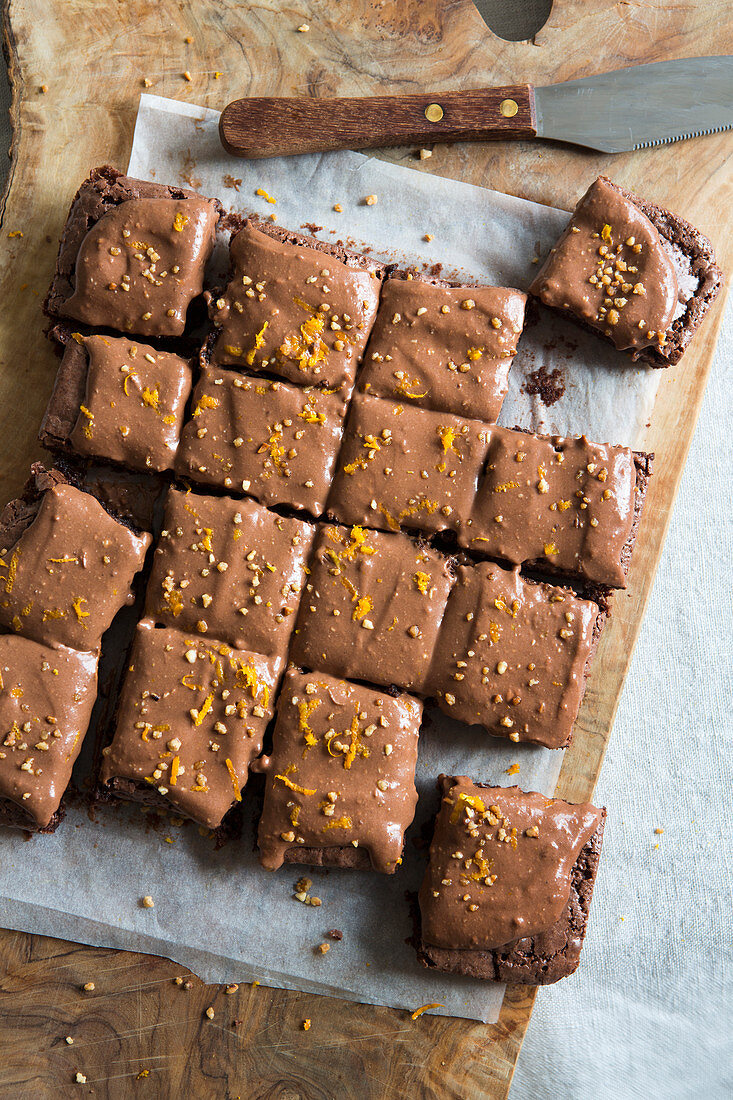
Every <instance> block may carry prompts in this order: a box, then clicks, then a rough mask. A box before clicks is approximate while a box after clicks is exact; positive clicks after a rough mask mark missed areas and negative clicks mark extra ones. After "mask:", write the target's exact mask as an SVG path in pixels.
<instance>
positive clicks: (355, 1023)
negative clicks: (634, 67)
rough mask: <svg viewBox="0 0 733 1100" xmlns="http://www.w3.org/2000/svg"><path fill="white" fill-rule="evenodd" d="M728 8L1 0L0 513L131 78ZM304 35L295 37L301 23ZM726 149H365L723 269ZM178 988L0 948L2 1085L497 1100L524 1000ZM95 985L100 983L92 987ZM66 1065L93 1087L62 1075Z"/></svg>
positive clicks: (450, 67)
mask: <svg viewBox="0 0 733 1100" xmlns="http://www.w3.org/2000/svg"><path fill="white" fill-rule="evenodd" d="M731 14H732V13H731V6H730V2H729V0H714V2H713V0H711V2H710V3H706V4H702V3H699V2H693V0H678V2H677V3H675V4H674V5H671V4H668V3H665V2H662V0H647V2H645V3H636V2H623V0H621V2H618V3H610V2H608V0H556V2H555V5H554V7H553V10H552V13H551V15H550V19H549V21H548V23H547V25H546V26H545V27H544V29H543V30H542V31H541V32H540V33H539V34H538V35H537V36H536V38H535V39H534V40H533V41H532V42H517V43H510V42H503V41H500V40H498V39H496V38H494V37H493V36H492V35H491V34H490V32H489V31H487V29H486V28H485V26H484V24H483V22H482V21H481V19H480V17H479V16H478V14H477V12H476V11H475V9H474V7H473V6H472V4H471V3H470V2H469V0H411V2H408V0H381V2H370V0H349V2H347V0H341V2H340V3H335V2H334V0H309V2H306V0H304V2H303V3H302V4H298V6H297V7H296V6H291V5H289V4H283V3H282V2H281V0H257V2H254V3H243V2H242V0H196V2H183V0H157V2H156V3H150V2H149V0H108V2H107V3H99V2H98V0H4V3H3V16H4V30H5V47H6V52H7V56H8V61H9V66H10V73H11V78H12V84H13V93H14V95H13V106H12V119H13V127H14V139H13V146H12V166H11V172H10V178H9V183H8V188H7V191H6V194H5V195H4V196H3V198H2V205H1V207H0V224H1V226H2V229H1V231H0V232H1V234H2V244H3V248H2V255H0V293H1V295H2V299H1V300H2V311H1V312H0V326H1V339H0V347H1V348H2V353H1V356H0V409H2V440H1V441H0V489H1V494H0V495H1V496H2V500H3V501H4V500H6V499H8V498H10V497H11V496H13V495H14V494H15V493H16V491H17V490H18V489H19V488H20V486H21V485H22V483H23V481H24V479H25V476H26V471H27V469H28V464H29V462H30V461H31V460H32V459H33V458H35V457H37V456H38V455H39V453H40V452H39V449H38V447H37V445H36V444H35V442H34V441H35V437H36V432H37V429H38V425H39V422H40V419H41V415H42V412H43V409H44V406H45V403H46V400H47V398H48V395H49V393H50V390H51V386H52V383H53V377H54V373H55V366H56V362H55V359H54V357H53V355H52V352H51V349H50V347H49V345H48V343H47V342H46V341H45V340H44V338H43V336H42V328H43V319H42V317H41V312H40V301H41V299H42V297H43V294H44V292H45V289H46V286H47V284H48V281H49V277H50V274H51V271H52V267H53V260H54V255H55V251H56V244H57V240H58V235H59V232H60V230H61V227H62V223H63V219H64V215H65V212H66V209H67V206H68V203H69V200H70V198H71V196H72V194H73V192H74V190H75V189H76V187H77V185H78V183H79V181H80V179H81V178H82V177H83V176H84V175H86V173H87V172H88V170H89V168H90V166H92V165H95V164H98V163H102V162H105V161H110V162H111V163H114V164H117V165H118V166H120V167H124V166H125V165H126V162H127V157H128V153H129V150H130V145H131V139H132V130H133V125H134V118H135V111H136V107H137V101H138V95H139V93H140V92H141V91H142V90H143V81H144V80H145V81H149V82H150V83H149V87H150V90H151V91H154V92H156V93H158V94H160V95H164V96H171V97H174V98H178V99H185V100H189V101H191V102H195V103H201V104H204V105H206V106H210V107H215V108H219V109H221V108H222V107H223V106H224V105H225V104H226V103H228V102H230V101H231V100H233V99H235V98H237V97H240V96H248V95H257V96H271V95H288V96H308V97H311V98H324V97H327V96H334V95H370V94H377V93H382V94H392V93H416V94H417V93H422V92H424V91H425V90H426V89H430V91H431V93H434V92H436V91H438V92H439V91H440V90H441V89H444V90H446V91H448V90H462V89H469V88H482V87H486V86H490V85H498V84H514V83H518V82H530V83H534V84H545V83H549V82H551V81H557V80H563V79H572V78H575V77H582V76H587V75H590V74H591V73H593V72H598V71H603V70H605V69H611V68H617V67H620V66H623V65H629V64H633V63H635V62H643V61H657V60H664V59H667V58H673V57H684V56H687V55H699V54H704V53H716V54H721V53H726V52H727V53H730V52H733V50H732V49H731V47H732V46H733V42H732V41H731V28H732V27H733V19H732V18H731ZM303 24H307V25H308V26H309V30H308V31H307V32H298V30H297V28H298V27H299V26H301V25H303ZM186 74H187V75H186ZM217 74H219V75H217ZM188 77H190V79H188ZM732 150H733V142H732V139H731V136H730V135H728V134H721V135H717V136H713V137H709V138H703V139H699V140H696V141H693V142H688V143H682V144H677V145H672V146H668V147H661V148H657V149H652V150H649V151H645V152H641V153H634V154H624V155H620V156H616V157H610V156H603V155H600V154H595V153H584V152H582V151H580V150H578V149H572V148H569V147H568V148H564V147H562V146H555V147H549V146H544V145H542V144H540V143H521V142H489V143H486V144H471V145H468V144H461V143H456V144H454V145H451V146H440V147H438V148H437V149H436V152H435V155H434V156H433V157H432V158H431V159H430V160H426V161H417V160H415V159H414V154H415V150H414V148H409V147H408V148H401V149H398V150H392V151H390V152H389V153H388V154H383V155H384V156H385V158H386V159H391V160H394V161H397V162H403V163H410V164H412V165H413V166H414V167H416V168H419V169H420V170H423V171H427V170H429V171H431V172H435V173H437V174H440V175H445V176H450V177H454V178H457V179H463V180H466V181H468V182H471V183H476V184H483V185H486V186H490V187H493V188H497V189H499V190H504V191H507V192H510V193H513V194H517V195H521V196H525V197H527V198H531V199H535V200H537V201H539V202H548V203H552V204H554V205H556V206H565V207H568V208H570V207H572V206H573V205H574V203H575V201H576V199H577V197H578V196H579V194H580V193H581V192H582V191H583V190H584V189H585V187H586V185H587V184H588V182H589V181H590V180H591V179H592V178H593V177H594V176H595V175H597V174H598V173H599V172H605V173H607V174H609V175H611V176H612V177H613V178H614V179H615V180H617V181H618V182H619V183H621V184H623V185H625V186H628V187H630V188H632V189H634V190H636V191H639V192H641V193H642V194H644V195H647V196H648V197H649V198H650V199H653V200H654V201H656V202H659V203H662V204H664V205H669V206H670V207H671V208H672V209H675V210H676V211H678V212H679V213H681V214H682V215H684V216H685V217H687V218H688V219H689V220H691V221H692V222H693V223H695V224H697V225H699V227H700V228H701V229H702V230H703V231H704V232H706V233H708V234H709V235H710V237H711V238H712V240H713V242H714V244H715V246H716V249H717V251H718V258H719V260H720V263H721V265H722V266H723V268H724V270H726V271H730V270H731V267H732V266H733V242H731V238H730V236H729V235H725V234H724V233H723V228H722V227H723V226H724V225H725V223H726V220H727V215H728V212H729V209H730V203H731V188H730V178H731V175H730V166H731V153H732ZM17 232H21V233H22V234H23V236H22V237H21V236H13V235H12V234H15V233H17ZM721 316H722V301H719V302H718V304H717V305H716V307H715V308H714V310H713V313H712V315H711V316H710V317H709V318H708V319H707V320H706V323H705V326H704V330H703V332H702V334H701V335H700V336H699V337H698V338H697V339H696V340H695V341H694V342H693V345H692V348H691V350H690V351H689V352H688V353H687V354H686V355H685V357H684V359H683V361H682V363H681V365H680V366H679V367H676V368H671V369H669V370H666V371H665V372H663V373H664V376H663V379H662V382H661V386H660V389H659V394H658V398H657V402H656V406H655V409H654V415H653V418H652V421H651V427H650V430H649V436H648V440H647V447H648V448H649V449H652V450H655V451H656V452H657V462H656V465H655V476H654V478H653V479H652V484H651V489H650V492H649V496H648V499H647V504H646V510H645V515H644V519H643V522H642V527H641V533H640V536H639V540H638V542H637V546H636V551H635V557H634V564H633V568H632V572H631V577H630V586H629V589H628V590H627V592H625V593H623V594H621V595H620V597H619V598H618V599H617V600H616V604H615V613H614V618H613V621H612V623H611V625H610V627H608V628H607V629H606V630H605V631H604V634H603V638H602V641H601V645H600V650H599V653H598V655H597V659H596V664H595V672H594V675H593V677H592V678H591V681H590V686H589V691H588V693H587V695H586V699H585V702H584V704H583V709H582V712H581V715H580V718H579V721H578V724H577V726H576V733H575V740H574V743H573V746H572V748H571V749H570V750H569V751H568V753H567V754H566V757H565V762H564V765H563V771H562V775H561V779H560V785H559V792H560V793H561V794H562V795H563V796H565V797H569V798H571V799H573V800H584V799H587V798H589V797H590V796H591V795H592V792H593V787H594V784H595V781H596V779H597V776H598V773H599V770H600V767H601V762H602V760H603V755H604V752H605V749H606V745H607V742H608V738H609V732H610V729H611V726H612V722H613V717H614V713H615V710H616V705H617V702H618V698H619V694H620V691H621V687H622V684H623V679H624V676H625V674H626V670H627V667H628V662H629V660H630V657H631V652H632V648H633V644H634V640H635V638H636V634H637V632H638V629H639V624H640V622H641V618H642V614H643V611H644V606H645V604H646V601H647V597H648V595H649V591H650V588H651V584H652V580H653V577H654V571H655V568H656V564H657V562H658V559H659V554H660V550H661V546H662V542H663V539H664V535H665V531H666V528H667V524H668V521H669V517H670V512H671V508H672V503H673V501H674V497H675V493H676V491H677V486H678V483H679V479H680V476H681V473H682V468H683V465H684V461H685V457H686V454H687V450H688V447H689V444H690V440H691V437H692V433H693V431H694V427H695V421H696V419H697V415H698V411H699V408H700V403H701V400H702V394H703V390H704V387H705V381H706V378H707V374H708V371H709V368H710V363H711V359H712V353H713V348H714V343H715V337H716V333H717V330H718V327H719V324H720V319H721ZM617 750H618V751H619V752H622V751H623V746H622V745H619V746H617ZM28 852H29V856H30V854H31V853H32V846H30V845H29V847H28ZM591 924H592V917H591ZM581 965H582V964H581ZM180 974H181V971H180V968H177V967H176V966H174V965H173V964H172V963H170V962H167V961H165V960H162V959H156V958H150V957H144V956H137V955H133V954H128V953H123V952H115V951H108V950H97V949H90V948H84V947H79V946H76V945H74V944H70V943H62V942H59V941H56V940H50V939H45V938H43V937H38V936H31V935H24V934H19V933H9V932H8V933H0V1028H1V1031H0V1095H2V1096H3V1097H4V1096H12V1097H13V1098H14V1100H31V1098H32V1100H45V1098H49V1100H56V1098H58V1097H66V1096H73V1095H76V1093H77V1092H79V1093H81V1094H82V1095H93V1096H95V1097H103V1098H106V1097H110V1098H115V1100H116V1098H118V1097H122V1098H125V1097H144V1096H155V1097H158V1098H161V1100H162V1098H167V1097H175V1098H178V1097H187V1098H188V1097H196V1098H197V1100H198V1098H208V1097H216V1098H220V1097H222V1098H234V1097H238V1096H239V1097H246V1098H247V1100H264V1098H272V1100H274V1098H279V1100H330V1098H338V1100H341V1098H357V1097H358V1098H359V1100H372V1098H373V1100H378V1098H379V1100H392V1098H398V1097H399V1098H404V1097H410V1098H412V1097H419V1098H426V1100H437V1098H441V1100H442V1098H456V1100H457V1098H461V1100H478V1098H490V1100H493V1098H499V1097H505V1096H506V1094H507V1091H508V1088H509V1083H510V1080H511V1076H512V1072H513V1067H514V1065H515V1062H516V1058H517V1055H518V1053H519V1048H520V1045H521V1042H522V1037H523V1035H524V1031H525V1029H526V1026H527V1022H528V1020H529V1017H530V1013H531V1008H532V1003H533V999H534V994H533V992H532V991H527V990H523V989H517V988H510V989H509V990H508V991H507V994H506V997H505V1000H504V1005H503V1008H502V1012H501V1017H500V1020H499V1022H498V1023H497V1024H496V1025H492V1026H484V1025H478V1024H473V1023H468V1022H465V1021H461V1020H449V1019H444V1018H440V1017H431V1016H428V1015H426V1016H423V1017H421V1018H420V1019H419V1020H417V1021H415V1022H413V1021H411V1020H410V1018H409V1016H407V1015H406V1014H405V1013H402V1012H397V1011H393V1010H390V1009H379V1008H371V1007H368V1006H361V1005H354V1004H351V1003H347V1002H342V1001H338V1000H335V999H331V998H319V997H313V996H305V995H303V994H299V993H287V992H279V991H271V990H267V989H265V988H262V987H256V988H252V987H241V988H240V989H239V990H238V991H237V992H236V993H234V994H232V995H227V994H226V993H224V991H223V990H222V989H221V988H220V987H206V986H204V985H203V984H202V983H201V982H200V981H199V980H198V979H196V978H191V979H190V980H191V983H192V985H191V988H190V989H188V990H187V989H185V987H182V986H178V985H176V984H175V983H174V981H173V978H174V977H175V976H176V975H180ZM572 980H573V979H572V978H571V979H569V981H572ZM89 981H92V982H94V985H95V989H94V991H92V992H88V993H85V992H84V991H83V989H82V986H83V985H84V983H86V982H89ZM541 995H542V994H541V993H540V996H541ZM209 1006H213V1008H214V1017H213V1019H211V1020H209V1019H208V1018H207V1017H206V1015H205V1009H206V1008H207V1007H209ZM305 1018H310V1019H311V1021H312V1026H311V1028H310V1030H309V1031H307V1032H305V1031H303V1030H302V1027H301V1024H302V1021H303V1020H304V1019H305ZM233 1021H239V1022H238V1023H237V1026H236V1027H235V1026H233ZM66 1036H71V1037H72V1038H73V1039H74V1043H73V1045H69V1044H67V1043H66V1041H65V1037H66ZM77 1072H80V1073H82V1074H83V1075H84V1076H85V1077H86V1084H79V1085H75V1084H74V1075H75V1074H76V1073H77Z"/></svg>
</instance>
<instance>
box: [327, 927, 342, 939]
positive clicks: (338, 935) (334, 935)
mask: <svg viewBox="0 0 733 1100" xmlns="http://www.w3.org/2000/svg"><path fill="white" fill-rule="evenodd" d="M328 935H329V936H330V937H331V939H332V940H342V939H343V938H344V934H343V932H342V931H341V930H340V929H339V928H332V929H331V930H330V931H329V933H328Z"/></svg>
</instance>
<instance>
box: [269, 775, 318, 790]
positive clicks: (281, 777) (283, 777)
mask: <svg viewBox="0 0 733 1100" xmlns="http://www.w3.org/2000/svg"><path fill="white" fill-rule="evenodd" d="M275 779H279V780H280V782H281V783H284V784H285V786H286V787H290V790H291V791H296V792H297V793H298V794H315V793H316V792H315V791H312V790H310V788H309V787H301V785H300V784H299V783H293V781H292V779H288V777H287V775H276V776H275Z"/></svg>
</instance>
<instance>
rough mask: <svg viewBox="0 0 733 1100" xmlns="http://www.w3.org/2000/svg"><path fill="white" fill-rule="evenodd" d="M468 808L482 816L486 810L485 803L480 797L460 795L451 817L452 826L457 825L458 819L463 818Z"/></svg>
mask: <svg viewBox="0 0 733 1100" xmlns="http://www.w3.org/2000/svg"><path fill="white" fill-rule="evenodd" d="M466 806H470V807H471V808H472V809H473V810H478V812H479V813H480V814H482V813H483V812H484V810H485V809H486V806H485V804H484V802H483V801H482V799H480V798H479V797H478V795H475V794H463V793H461V794H459V795H458V799H457V801H456V804H455V806H454V807H453V813H452V814H451V815H450V823H451V825H455V823H456V822H457V821H458V818H459V817H460V816H461V813H462V811H463V810H465V808H466Z"/></svg>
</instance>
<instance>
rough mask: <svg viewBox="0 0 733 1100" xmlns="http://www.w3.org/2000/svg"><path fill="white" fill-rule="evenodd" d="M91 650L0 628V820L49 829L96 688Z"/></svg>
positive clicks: (96, 654)
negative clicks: (48, 643)
mask: <svg viewBox="0 0 733 1100" xmlns="http://www.w3.org/2000/svg"><path fill="white" fill-rule="evenodd" d="M98 658H99V652H98V651H95V652H77V651H75V650H73V649H68V648H67V647H66V646H63V645H61V646H56V647H54V648H53V649H51V648H50V647H47V646H45V645H39V643H38V642H32V641H29V640H28V639H27V638H18V637H16V636H15V635H13V634H3V635H0V731H1V733H0V736H1V737H2V742H0V825H11V826H14V827H16V828H21V829H29V830H31V831H33V832H46V833H52V832H53V831H54V830H55V829H56V828H57V827H58V825H59V824H60V822H61V819H62V817H63V811H62V810H61V808H60V807H61V799H62V796H63V793H64V791H65V790H66V788H67V787H68V785H69V780H70V779H71V769H72V767H73V765H74V761H75V760H76V758H77V756H78V755H79V751H80V749H81V745H82V741H83V739H84V734H85V733H86V731H87V726H88V725H89V719H90V717H91V713H92V707H93V706H94V700H95V699H96V695H97V660H98Z"/></svg>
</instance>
